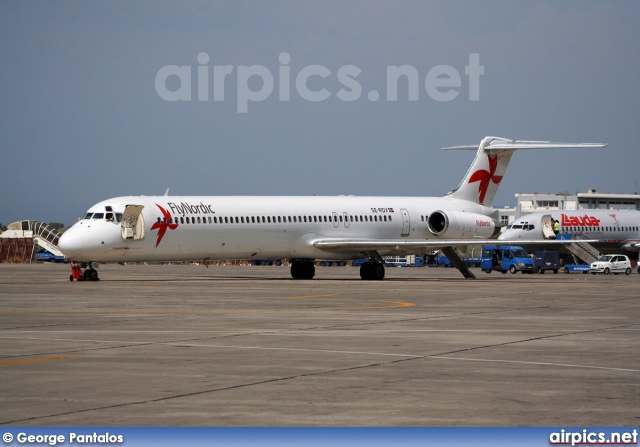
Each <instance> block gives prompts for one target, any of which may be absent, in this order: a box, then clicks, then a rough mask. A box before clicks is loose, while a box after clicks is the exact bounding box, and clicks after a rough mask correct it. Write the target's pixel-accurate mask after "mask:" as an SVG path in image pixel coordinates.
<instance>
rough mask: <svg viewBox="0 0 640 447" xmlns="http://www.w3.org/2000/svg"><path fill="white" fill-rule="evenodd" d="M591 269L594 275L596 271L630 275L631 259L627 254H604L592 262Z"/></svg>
mask: <svg viewBox="0 0 640 447" xmlns="http://www.w3.org/2000/svg"><path fill="white" fill-rule="evenodd" d="M590 271H591V273H592V274H594V275H595V274H596V273H604V274H605V275H608V274H610V273H613V274H614V275H617V274H618V273H624V274H625V275H630V274H631V261H630V260H629V258H628V257H627V256H626V255H604V256H600V257H599V258H598V260H597V261H596V262H594V263H592V264H591V268H590Z"/></svg>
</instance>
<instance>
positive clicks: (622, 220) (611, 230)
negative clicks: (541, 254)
mask: <svg viewBox="0 0 640 447" xmlns="http://www.w3.org/2000/svg"><path fill="white" fill-rule="evenodd" d="M555 221H557V222H558V228H557V230H558V232H557V233H556V231H554V229H555V228H554V227H555V223H554V222H555ZM558 234H559V235H560V237H562V236H564V235H570V236H571V238H572V239H596V240H599V241H598V242H593V243H591V245H593V247H594V248H596V249H598V250H599V251H601V252H605V253H614V252H619V251H623V252H625V251H630V252H638V251H640V211H634V210H629V211H622V210H606V209H593V210H557V211H545V212H541V213H532V214H526V215H524V216H521V217H519V218H517V219H515V220H514V221H513V222H512V223H510V224H509V225H508V226H507V228H505V230H504V231H503V232H502V234H500V237H498V240H500V241H502V240H505V241H512V242H517V241H518V240H519V239H525V240H527V241H532V240H538V241H540V242H541V243H543V242H545V241H548V240H553V239H556V238H557V237H558ZM529 248H531V249H536V248H537V249H540V250H541V249H542V248H544V245H543V244H539V247H535V244H529Z"/></svg>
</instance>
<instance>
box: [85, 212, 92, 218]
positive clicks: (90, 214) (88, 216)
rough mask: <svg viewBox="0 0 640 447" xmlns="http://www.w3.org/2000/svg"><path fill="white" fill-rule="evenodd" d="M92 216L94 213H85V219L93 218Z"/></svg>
mask: <svg viewBox="0 0 640 447" xmlns="http://www.w3.org/2000/svg"><path fill="white" fill-rule="evenodd" d="M91 216H93V213H87V214H85V215H84V218H85V219H91Z"/></svg>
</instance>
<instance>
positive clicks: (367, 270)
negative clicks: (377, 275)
mask: <svg viewBox="0 0 640 447" xmlns="http://www.w3.org/2000/svg"><path fill="white" fill-rule="evenodd" d="M371 270H373V265H372V264H371V262H369V261H367V262H363V263H362V265H361V266H360V278H362V279H363V280H365V281H370V280H371V277H372V276H373V275H372V274H371Z"/></svg>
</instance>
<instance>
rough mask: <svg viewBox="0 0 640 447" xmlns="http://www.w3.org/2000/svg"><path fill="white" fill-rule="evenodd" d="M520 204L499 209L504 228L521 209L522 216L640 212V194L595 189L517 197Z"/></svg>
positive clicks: (522, 194)
mask: <svg viewBox="0 0 640 447" xmlns="http://www.w3.org/2000/svg"><path fill="white" fill-rule="evenodd" d="M515 197H516V199H518V203H517V205H516V207H515V208H512V207H509V206H506V207H504V208H498V210H499V213H500V223H501V224H502V225H503V226H506V225H507V224H509V223H511V222H512V221H513V220H514V219H515V216H516V212H517V210H518V209H520V214H521V215H523V214H531V213H538V212H542V211H557V210H595V209H600V210H602V209H604V210H638V211H640V194H638V193H637V192H636V193H634V194H605V193H599V192H597V191H596V190H595V189H590V190H589V191H587V192H586V193H580V192H579V193H577V194H575V195H571V194H569V193H566V192H561V193H558V194H539V193H536V192H534V193H532V194H525V193H517V194H516V195H515Z"/></svg>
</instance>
